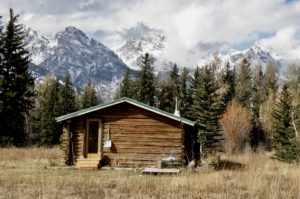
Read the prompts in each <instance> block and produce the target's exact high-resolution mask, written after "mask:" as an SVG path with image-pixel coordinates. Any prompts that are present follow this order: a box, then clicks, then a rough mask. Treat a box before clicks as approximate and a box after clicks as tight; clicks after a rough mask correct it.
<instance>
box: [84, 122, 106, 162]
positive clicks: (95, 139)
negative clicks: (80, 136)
mask: <svg viewBox="0 0 300 199" xmlns="http://www.w3.org/2000/svg"><path fill="white" fill-rule="evenodd" d="M86 125H87V127H86V129H87V131H86V132H87V133H86V140H85V142H86V145H85V146H86V150H85V151H86V157H87V158H99V159H100V158H101V156H102V154H101V151H102V150H100V149H101V145H102V143H101V140H102V139H101V137H102V128H101V125H102V124H101V120H97V119H88V120H87V124H86Z"/></svg>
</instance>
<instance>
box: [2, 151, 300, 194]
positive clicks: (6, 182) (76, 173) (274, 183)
mask: <svg viewBox="0 0 300 199" xmlns="http://www.w3.org/2000/svg"><path fill="white" fill-rule="evenodd" d="M60 155H61V152H60V150H59V149H58V148H52V149H45V148H27V149H24V148H23V149H15V148H10V149H0V198H5V199H6V198H222V199H226V198H263V199H268V198H274V199H277V198H278V199H279V198H280V199H281V198H295V199H296V198H300V166H299V165H295V164H285V163H281V162H277V161H274V160H271V159H269V158H268V157H267V155H265V154H259V155H253V154H246V155H240V156H234V157H229V158H227V160H231V161H234V162H239V163H241V164H243V165H244V168H243V169H236V170H228V169H227V170H226V169H225V170H224V169H221V170H214V169H211V168H210V169H202V170H201V171H199V172H197V173H189V172H184V173H182V174H180V175H179V176H151V175H146V176H145V175H141V174H140V173H138V172H136V173H135V172H129V171H113V170H98V171H91V170H74V169H72V168H69V167H65V166H62V165H61V159H60ZM225 158H226V157H222V159H225Z"/></svg>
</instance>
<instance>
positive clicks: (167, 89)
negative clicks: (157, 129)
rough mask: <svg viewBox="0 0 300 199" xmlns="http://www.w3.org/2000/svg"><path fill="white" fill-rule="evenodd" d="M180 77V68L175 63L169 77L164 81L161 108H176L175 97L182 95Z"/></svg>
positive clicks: (169, 110) (168, 109) (160, 97)
mask: <svg viewBox="0 0 300 199" xmlns="http://www.w3.org/2000/svg"><path fill="white" fill-rule="evenodd" d="M179 95H180V79H179V70H178V68H177V65H176V64H173V66H172V68H171V71H170V74H169V77H168V78H167V79H166V80H165V81H163V82H162V84H161V92H160V94H159V101H160V103H159V108H160V109H162V110H165V111H168V112H170V113H171V112H174V110H175V97H180V96H179Z"/></svg>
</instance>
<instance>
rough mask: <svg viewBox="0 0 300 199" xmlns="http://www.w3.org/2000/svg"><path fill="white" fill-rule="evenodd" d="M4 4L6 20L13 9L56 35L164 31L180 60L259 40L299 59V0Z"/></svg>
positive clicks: (113, 40)
mask: <svg viewBox="0 0 300 199" xmlns="http://www.w3.org/2000/svg"><path fill="white" fill-rule="evenodd" d="M0 5H1V6H0V15H2V16H3V17H4V20H5V18H6V16H7V14H8V9H9V8H10V7H11V8H13V9H14V10H15V13H18V14H20V20H21V22H22V23H24V24H26V26H27V27H32V28H33V29H34V30H37V31H40V32H43V33H56V32H58V31H62V30H63V29H64V28H65V27H66V26H75V27H77V28H79V29H81V30H82V31H83V32H85V33H87V34H88V35H89V36H90V37H94V38H95V39H97V40H99V41H101V42H103V43H104V44H105V45H107V46H108V47H111V48H113V47H115V46H116V45H120V42H121V40H120V37H119V36H120V35H119V36H118V37H117V36H116V35H117V34H115V33H118V32H122V31H124V30H127V29H129V28H130V27H133V26H135V25H136V24H139V23H144V24H146V25H147V26H149V27H150V28H155V29H161V30H163V31H164V33H165V35H166V40H167V46H168V53H169V56H170V57H171V59H173V60H174V61H175V62H179V63H184V62H188V61H189V60H190V59H194V58H195V57H199V56H204V55H205V54H207V53H209V51H211V50H219V51H221V52H226V51H228V50H229V49H237V50H242V49H245V48H248V47H250V46H252V45H253V44H254V43H255V42H256V41H259V43H260V44H261V45H262V46H263V47H265V48H266V49H270V50H272V51H274V52H275V53H276V54H279V55H280V56H282V57H285V58H288V59H297V58H298V59H300V1H299V0H251V1H249V0H51V1H49V0H0ZM123 35H125V34H123ZM191 54H193V55H194V56H193V57H191V56H190V55H191Z"/></svg>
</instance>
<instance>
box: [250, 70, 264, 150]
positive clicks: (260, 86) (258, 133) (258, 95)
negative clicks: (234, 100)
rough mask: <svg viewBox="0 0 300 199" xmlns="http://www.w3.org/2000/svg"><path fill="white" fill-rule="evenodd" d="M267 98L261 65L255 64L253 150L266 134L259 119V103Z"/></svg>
mask: <svg viewBox="0 0 300 199" xmlns="http://www.w3.org/2000/svg"><path fill="white" fill-rule="evenodd" d="M266 100H267V96H266V89H265V85H264V75H263V72H262V67H261V65H257V68H256V73H255V76H254V78H253V86H252V95H251V100H250V101H251V106H250V110H251V113H252V123H253V128H252V130H251V134H250V144H251V146H252V148H253V149H254V151H256V149H257V148H258V146H259V144H260V143H263V142H265V141H266V136H265V133H264V130H263V128H262V124H261V121H260V105H261V104H263V102H264V101H266Z"/></svg>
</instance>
